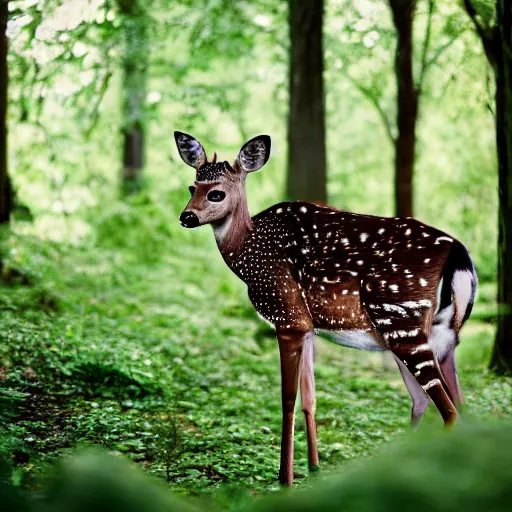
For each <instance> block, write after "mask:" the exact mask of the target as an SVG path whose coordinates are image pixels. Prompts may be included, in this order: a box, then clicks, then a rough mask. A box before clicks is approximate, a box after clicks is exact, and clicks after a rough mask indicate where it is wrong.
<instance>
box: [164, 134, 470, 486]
mask: <svg viewBox="0 0 512 512" xmlns="http://www.w3.org/2000/svg"><path fill="white" fill-rule="evenodd" d="M174 137H175V141H176V145H177V148H178V152H179V154H180V156H181V158H182V160H183V161H184V162H185V163H186V164H188V165H189V166H191V167H193V168H194V169H195V171H196V176H195V181H194V182H193V185H191V186H190V187H189V190H190V193H191V198H190V200H189V202H188V204H187V205H186V207H185V209H184V210H183V212H182V213H181V215H180V219H179V220H180V222H181V225H182V226H184V227H185V228H196V227H198V226H202V225H205V224H210V225H211V226H212V227H213V233H214V236H215V240H216V242H217V246H218V249H219V251H220V254H221V256H222V258H223V259H224V261H225V263H226V264H227V266H228V267H229V268H230V269H231V271H232V272H234V273H235V275H236V276H238V277H239V278H240V279H241V280H242V281H243V282H244V283H245V284H246V285H247V290H248V295H249V299H250V301H251V303H252V304H253V306H254V308H255V309H256V311H257V313H258V315H259V316H260V317H261V318H263V319H264V320H266V321H267V322H268V323H270V324H271V325H272V326H273V328H274V329H275V331H276V337H277V342H278V346H279V355H280V369H281V401H282V432H281V453H280V467H279V481H280V483H281V484H284V485H288V486H291V485H292V483H293V476H294V473H293V462H294V459H293V458H294V444H293V443H294V441H293V439H294V417H295V401H296V397H297V392H298V389H299V387H300V396H301V402H302V411H303V413H304V418H305V424H306V438H307V447H308V465H309V471H310V472H314V471H317V470H318V469H319V457H318V448H317V428H316V419H315V410H316V400H315V377H314V369H313V363H314V354H315V348H314V344H315V336H316V335H317V334H320V335H322V336H325V337H327V338H328V339H330V340H332V341H334V342H336V343H338V344H340V345H344V346H348V347H352V348H358V349H363V350H373V351H389V352H391V353H392V355H393V357H394V360H395V361H396V363H397V365H398V369H399V371H400V373H401V376H402V378H403V380H404V383H405V386H406V388H407V390H408V392H409V394H410V396H411V400H412V408H411V420H410V421H411V425H412V426H413V427H416V426H417V425H418V424H419V423H420V421H421V419H422V417H423V415H424V413H425V411H426V409H427V407H428V405H429V402H430V400H431V401H432V402H433V403H434V404H435V406H436V407H437V409H438V411H439V413H440V415H441V417H442V419H443V421H444V425H445V426H447V427H449V426H451V425H452V424H453V423H454V422H455V421H456V420H457V417H458V414H459V411H460V406H461V405H462V404H463V395H462V391H461V388H460V384H459V380H458V376H457V370H456V365H455V357H454V351H455V347H456V346H457V345H458V343H459V332H460V330H461V328H462V326H463V324H464V323H465V322H466V320H467V319H468V317H469V315H470V313H471V310H472V307H473V303H474V299H475V293H476V288H477V275H476V272H475V268H474V265H473V262H472V259H471V257H470V254H469V252H468V250H467V249H466V247H465V246H464V245H463V244H462V243H461V242H459V241H458V240H456V239H455V238H453V237H452V236H450V235H448V234H446V233H444V232H443V231H440V230H438V229H436V228H434V227H431V226H429V225H427V224H424V223H422V222H420V221H419V220H416V219H414V218H412V217H404V218H400V217H378V216H372V215H363V214H357V213H351V212H347V211H343V210H339V209H337V208H334V207H330V206H324V205H321V204H316V203H311V202H306V201H293V202H281V203H278V204H276V205H274V206H271V207H270V208H268V209H266V210H264V211H262V212H261V213H259V214H257V215H255V216H254V217H251V215H250V214H249V209H248V204H247V194H246V178H247V176H248V175H249V174H250V173H252V172H255V171H258V170H260V169H261V168H262V167H263V166H264V165H265V164H266V163H267V161H268V159H269V156H270V149H271V140H270V137H269V136H268V135H259V136H257V137H254V138H253V139H251V140H249V141H248V142H246V143H245V144H244V145H243V146H242V148H241V149H240V151H239V153H238V156H237V157H236V159H235V160H234V162H233V164H230V163H228V162H227V161H223V162H221V161H219V162H217V155H216V153H215V154H214V156H213V158H212V160H211V161H208V160H207V157H206V152H205V150H204V148H203V146H202V145H201V143H200V142H199V141H197V140H196V139H195V138H194V137H192V136H190V135H187V134H185V133H182V132H179V131H176V132H174Z"/></svg>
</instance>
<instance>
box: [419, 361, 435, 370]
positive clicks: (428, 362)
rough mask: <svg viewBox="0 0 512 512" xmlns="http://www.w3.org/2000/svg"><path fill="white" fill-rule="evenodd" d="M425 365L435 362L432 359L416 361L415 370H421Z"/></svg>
mask: <svg viewBox="0 0 512 512" xmlns="http://www.w3.org/2000/svg"><path fill="white" fill-rule="evenodd" d="M425 366H435V363H434V361H433V360H432V359H430V360H428V361H423V362H422V363H418V364H417V365H416V370H421V369H422V368H424V367H425Z"/></svg>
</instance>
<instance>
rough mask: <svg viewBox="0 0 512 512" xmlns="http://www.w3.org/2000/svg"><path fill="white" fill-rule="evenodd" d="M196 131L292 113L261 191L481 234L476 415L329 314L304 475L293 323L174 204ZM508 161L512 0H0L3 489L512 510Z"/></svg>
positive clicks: (471, 377)
mask: <svg viewBox="0 0 512 512" xmlns="http://www.w3.org/2000/svg"><path fill="white" fill-rule="evenodd" d="M176 131H178V132H184V133H187V134H191V135H193V137H195V138H197V140H199V141H201V143H202V144H203V146H204V148H205V151H206V155H207V157H208V159H209V160H211V159H212V157H213V155H214V152H216V154H217V155H218V161H219V162H223V161H228V162H230V163H232V162H234V161H235V158H236V156H237V154H238V153H239V151H240V148H241V147H242V146H243V144H244V143H245V142H247V141H249V140H250V139H252V138H253V137H255V136H258V135H260V134H266V135H268V136H270V138H271V141H272V145H271V152H270V158H269V160H268V163H267V165H266V166H265V167H264V168H263V169H262V170H261V171H260V172H254V173H252V174H251V175H250V176H249V177H248V179H247V198H248V202H249V210H250V213H251V215H255V214H257V213H258V212H260V211H262V210H265V209H267V208H269V207H271V206H272V205H275V204H276V203H279V202H281V201H288V200H290V201H296V200H305V201H311V202H314V203H317V204H320V205H324V204H328V205H331V206H333V207H335V208H338V209H341V210H346V211H350V212H357V213H360V214H366V215H378V216H385V217H406V218H408V217H414V218H417V219H419V220H420V221H422V222H423V223H425V224H427V225H432V226H435V227H436V228H438V229H440V230H442V231H444V232H446V233H449V234H450V236H453V237H454V238H456V239H457V240H460V241H461V242H462V243H463V244H464V245H465V246H466V247H467V248H468V250H469V252H470V254H471V258H472V259H473V261H474V265H475V268H476V273H477V275H478V292H477V295H476V301H475V304H474V307H473V311H472V314H471V316H470V318H469V320H468V321H467V322H466V324H465V325H464V327H463V329H462V331H461V336H460V344H459V346H458V347H457V350H456V362H457V367H458V374H459V379H460V384H461V388H462V390H463V394H464V401H465V404H464V406H463V408H462V413H461V421H460V424H461V426H459V422H457V424H456V425H455V427H454V428H453V429H451V430H450V431H446V430H445V429H443V425H442V421H441V418H440V416H439V413H438V412H437V411H436V408H435V406H434V404H431V405H430V406H429V408H428V410H427V414H426V416H425V419H424V421H423V423H422V424H421V425H420V427H419V428H418V429H417V431H414V432H413V431H412V429H411V427H410V415H411V412H410V411H411V401H410V397H409V395H408V393H407V390H406V388H405V386H404V382H403V380H402V378H401V376H400V373H399V372H398V368H397V366H396V364H395V362H394V361H393V359H392V358H391V357H388V356H389V354H386V353H384V354H382V353H379V352H370V351H363V350H354V349H353V348H347V347H341V346H336V345H334V344H333V343H331V342H329V341H328V340H327V339H324V338H323V337H321V336H319V337H318V338H317V340H316V355H315V357H316V360H315V378H316V388H317V402H316V407H317V409H316V415H317V420H316V421H317V425H318V447H319V458H320V469H321V471H320V472H319V473H318V474H316V473H315V474H313V473H311V474H310V472H309V471H308V442H307V441H308V439H309V438H308V434H307V429H306V425H305V422H304V419H303V418H302V414H301V411H300V403H299V404H298V406H297V407H296V416H297V420H296V425H295V430H296V433H295V450H296V451H295V473H294V488H293V489H292V490H285V489H282V487H281V486H280V484H279V480H278V471H279V457H280V442H281V421H282V414H281V379H280V363H279V361H280V359H279V357H280V353H279V349H278V344H277V342H276V333H275V332H274V329H273V328H272V327H271V326H269V325H268V324H267V323H265V322H264V321H262V320H261V319H260V318H259V317H258V315H257V313H256V311H255V309H254V307H253V305H252V304H251V301H250V300H249V297H248V294H247V287H246V285H245V284H244V283H243V282H242V281H241V280H240V279H239V278H238V277H237V276H236V275H235V274H234V273H232V272H231V271H230V270H229V269H228V268H227V267H226V263H225V262H224V261H223V257H222V256H221V254H220V253H219V249H218V247H217V243H216V239H215V237H214V235H213V233H212V230H211V228H210V227H207V226H203V227H200V228H198V229H195V230H187V229H183V227H182V225H180V220H179V219H180V215H181V213H182V211H183V210H184V208H185V207H186V206H187V203H188V201H189V199H190V191H189V187H190V186H191V185H193V183H194V179H195V178H194V170H193V169H190V168H188V167H187V166H186V165H185V164H184V163H183V161H182V158H180V152H179V151H178V149H177V147H176V143H175V136H174V135H173V134H174V133H175V132H176ZM181 157H183V155H181ZM511 171H512V4H510V2H509V1H508V0H457V1H451V0H288V1H284V0H281V1H279V0H174V1H170V0H152V1H147V0H146V1H144V0H0V496H1V497H2V499H3V501H4V503H6V504H7V506H8V507H9V505H10V506H11V509H12V510H59V511H67V510H70V511H71V510H84V511H85V510H90V509H92V508H95V509H96V510H121V511H122V510H125V511H128V510H155V511H156V510H201V509H202V510H212V509H213V510H226V511H227V510H233V511H239V510H240V511H241V510H274V509H275V510H278V509H279V510H304V511H307V510H318V509H319V508H320V509H325V510H333V511H334V510H341V509H342V508H340V505H339V504H340V503H344V504H345V506H344V507H343V509H344V510H354V511H355V510H357V511H362V510H382V511H384V510H390V511H391V510H396V508H397V507H401V508H402V509H403V510H416V511H417V510H423V509H424V510H446V511H448V510H458V509H461V508H462V509H465V510H475V511H476V510H482V509H483V508H487V509H489V510H506V509H507V508H506V505H507V504H508V503H510V500H511V499H512V495H510V493H511V491H510V489H512V475H510V470H509V469H507V468H509V467H510V459H511V457H512V451H511V450H512V449H511V448H510V447H511V446H512V443H511V441H512V439H511V437H510V436H511V434H510V432H512V429H510V426H511V415H512V172H511ZM298 402H300V400H298ZM507 446H508V448H506V449H505V447H507ZM73 461H74V462H73ZM134 467H135V468H136V469H133V468H134ZM309 469H311V464H309ZM441 475H442V476H446V475H450V477H451V478H443V477H442V476H441ZM292 477H293V475H292ZM425 480H428V481H429V482H431V485H430V486H425V484H424V482H425ZM369 481H371V482H373V483H374V485H373V484H372V485H370V484H369V483H368V482H369ZM91 496H96V498H97V499H96V501H94V499H92V498H91ZM454 496H455V497H454ZM491 497H492V498H491ZM413 506H414V507H413ZM80 507H81V508H80Z"/></svg>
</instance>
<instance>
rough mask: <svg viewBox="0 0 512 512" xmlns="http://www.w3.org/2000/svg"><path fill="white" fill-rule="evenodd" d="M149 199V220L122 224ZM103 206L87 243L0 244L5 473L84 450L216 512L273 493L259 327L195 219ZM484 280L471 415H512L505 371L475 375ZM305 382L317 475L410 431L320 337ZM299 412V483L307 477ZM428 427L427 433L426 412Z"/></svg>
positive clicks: (396, 408)
mask: <svg viewBox="0 0 512 512" xmlns="http://www.w3.org/2000/svg"><path fill="white" fill-rule="evenodd" d="M143 203H144V201H143ZM148 208H149V209H150V210H151V211H152V214H151V215H149V217H148V218H154V217H156V218H158V219H159V220H158V221H157V222H156V224H155V223H150V222H149V221H147V220H146V221H140V222H139V223H136V225H133V223H132V221H133V222H135V220H136V219H137V217H138V215H144V214H147V212H146V211H145V210H146V209H148ZM111 215H112V217H109V215H106V214H105V215H104V216H101V217H100V218H98V219H97V220H96V221H97V228H96V232H97V233H98V237H97V239H96V242H95V244H92V243H90V244H88V245H85V246H82V247H67V246H62V245H57V244H52V243H50V242H41V241H40V240H38V239H37V238H34V237H28V236H21V235H17V234H10V235H9V236H6V237H4V242H3V246H2V255H3V259H2V261H3V273H2V282H1V286H0V315H1V330H0V455H2V456H3V457H4V458H5V459H6V460H7V461H8V463H9V465H10V467H11V479H12V481H13V482H14V483H15V485H16V486H18V487H20V488H21V489H27V490H33V489H38V488H39V486H40V482H41V479H42V476H43V475H44V474H45V473H46V472H47V471H48V468H49V466H50V465H51V464H52V463H53V462H54V461H55V460H56V459H57V458H58V457H60V456H63V455H64V456H66V455H67V454H69V453H71V452H72V451H73V450H74V449H76V448H77V447H80V446H83V445H90V444H97V445H101V446H103V447H106V448H107V449H108V450H110V451H112V452H118V453H123V454H125V455H126V456H128V457H129V458H131V459H133V460H134V461H136V462H138V463H139V464H140V465H141V466H142V467H143V468H144V469H145V470H147V471H148V472H150V473H152V474H155V475H157V476H159V477H161V478H162V479H164V480H165V481H167V482H168V483H169V485H170V486H171V487H172V488H173V489H174V490H176V491H177V492H179V493H181V494H193V495H199V496H203V497H208V498H209V499H212V500H213V501H214V502H215V503H217V504H218V505H219V506H220V507H221V508H225V509H229V508H230V506H231V505H230V504H232V503H233V502H237V503H239V502H241V501H244V500H246V499H249V496H250V495H251V494H252V493H253V492H254V491H256V492H267V491H272V490H276V489H278V485H277V470H278V461H279V441H280V417H281V412H280V391H279V389H280V384H279V360H278V351H277V345H276V342H275V339H274V337H273V333H272V331H270V330H269V328H268V327H267V326H266V325H265V324H262V323H261V322H260V321H259V320H258V318H257V316H256V314H255V313H254V311H253V309H252V306H251V305H250V303H249V301H248V299H247V297H246V292H245V289H244V286H243V284H242V283H240V282H239V281H237V279H236V278H235V277H234V276H232V275H231V274H230V273H229V270H228V269H226V268H225V267H224V264H223V262H222V260H221V258H220V256H219V254H218V252H217V249H216V247H215V244H214V241H213V237H212V236H211V233H209V232H208V231H209V230H208V228H206V229H205V228H203V229H202V230H198V231H194V232H188V233H187V234H188V236H189V243H187V244H183V243H178V241H180V240H181V241H182V239H183V237H184V235H183V233H182V232H181V231H179V230H177V229H174V228H172V229H168V228H165V227H164V225H165V223H166V222H168V223H170V222H171V217H173V215H174V213H173V212H170V213H163V210H162V209H159V210H158V211H157V210H155V207H153V206H151V205H149V206H148V204H142V205H140V204H137V203H135V204H129V205H127V206H116V207H114V208H113V209H112V212H111ZM120 219H121V220H120ZM139 220H140V219H139ZM164 221H165V222H164ZM169 225H171V226H172V224H169ZM116 226H117V227H118V229H119V231H118V232H117V233H115V231H116ZM149 254H151V257H148V255H149ZM493 289H494V287H493V286H492V285H488V286H485V285H484V292H483V294H482V300H481V302H480V303H479V304H478V305H477V313H478V311H479V308H480V311H483V313H482V315H483V317H484V318H485V319H486V321H485V322H481V321H473V322H470V323H469V324H468V325H467V327H466V328H465V330H464V331H463V333H464V334H463V337H462V343H461V347H460V349H459V350H458V360H459V366H460V375H461V381H462V387H463V389H464V392H465V398H466V401H467V406H466V414H467V415H470V416H471V415H472V416H477V417H506V416H510V413H511V410H512V379H510V378H498V377H495V376H493V375H492V374H490V373H489V372H488V371H487V370H486V364H487V359H488V356H489V352H490V349H491V346H492V341H493V333H494V328H493V325H492V322H490V321H489V320H488V318H489V316H491V317H492V314H491V315H490V314H488V313H487V312H488V311H491V313H492V308H493V306H492V293H493ZM316 377H317V398H318V404H317V406H318V412H317V417H318V430H319V450H320V459H321V466H322V470H323V471H324V472H339V471H343V468H344V467H345V466H346V464H347V462H348V461H350V460H352V459H358V458H364V457H368V456H371V455H373V454H375V453H377V452H378V451H379V449H380V447H381V446H383V445H387V444H389V443H390V442H392V441H393V439H396V438H397V436H401V435H402V434H403V432H404V430H406V429H407V428H408V418H409V408H410V402H409V397H408V395H407V393H406V391H405V388H404V386H403V383H402V381H401V379H400V376H399V374H398V372H397V371H396V370H395V369H394V368H388V367H387V366H386V365H383V363H382V359H381V355H379V354H369V353H365V352H361V351H354V350H351V349H347V348H342V347H338V346H334V345H331V344H328V343H327V342H325V341H323V340H319V343H318V358H317V363H316ZM430 409H432V407H431V408H430ZM298 412H299V413H300V409H299V410H298ZM297 418H298V420H297V427H296V429H297V434H296V472H297V475H296V481H297V483H298V485H299V487H300V486H304V485H308V482H309V481H310V479H309V477H308V476H307V475H308V473H307V451H306V440H305V429H304V423H303V421H302V418H301V415H300V414H297ZM426 423H437V424H439V427H441V421H440V418H439V415H438V414H437V412H436V411H434V410H429V412H428V414H427V417H426Z"/></svg>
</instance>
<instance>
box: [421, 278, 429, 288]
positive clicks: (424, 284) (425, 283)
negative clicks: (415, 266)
mask: <svg viewBox="0 0 512 512" xmlns="http://www.w3.org/2000/svg"><path fill="white" fill-rule="evenodd" d="M420 284H421V286H427V284H428V281H427V280H425V279H423V277H420Z"/></svg>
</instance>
